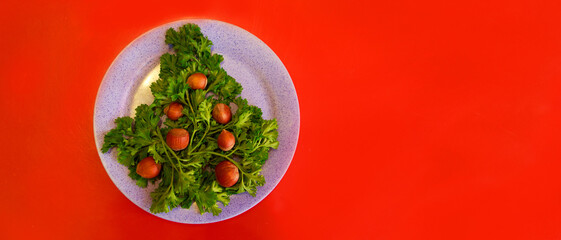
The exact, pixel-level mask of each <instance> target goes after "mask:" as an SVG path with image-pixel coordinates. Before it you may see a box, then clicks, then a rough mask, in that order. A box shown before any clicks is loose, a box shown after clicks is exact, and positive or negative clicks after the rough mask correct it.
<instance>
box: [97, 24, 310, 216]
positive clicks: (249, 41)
mask: <svg viewBox="0 0 561 240" xmlns="http://www.w3.org/2000/svg"><path fill="white" fill-rule="evenodd" d="M186 23H195V24H197V25H199V27H200V28H201V31H202V33H203V34H204V35H205V36H207V37H208V38H209V39H210V40H211V41H212V42H213V43H214V45H213V47H212V51H213V53H218V54H221V55H222V56H224V61H223V63H222V67H223V68H224V69H225V70H226V72H228V74H229V75H231V76H232V77H234V78H235V79H236V80H237V81H238V82H240V83H241V84H242V86H243V91H242V94H241V96H242V97H244V98H246V99H247V100H248V102H249V103H250V104H252V105H256V106H258V107H260V108H261V109H262V110H263V118H265V119H271V118H276V119H277V121H278V125H279V128H278V132H279V135H278V140H279V142H280V145H279V148H278V149H276V150H275V149H272V150H271V152H270V154H269V159H268V160H267V162H266V163H265V164H264V165H263V171H262V174H263V176H264V177H265V180H266V183H265V185H264V186H262V187H258V188H257V195H256V196H255V197H251V196H250V195H249V194H247V193H242V194H237V195H232V196H231V201H230V204H229V205H228V206H222V205H221V204H220V203H219V205H220V206H221V208H222V213H220V215H218V216H213V215H212V214H211V213H205V214H203V215H201V214H200V213H199V212H198V210H196V209H197V208H196V206H191V208H190V209H183V208H175V209H173V210H172V211H170V212H168V213H158V214H154V215H156V216H158V217H161V218H163V219H167V220H170V221H174V222H180V223H191V224H202V223H211V222H218V221H222V220H225V219H229V218H232V217H234V216H237V215H239V214H241V213H243V212H245V211H247V210H248V209H250V208H252V207H253V206H255V205H256V204H257V203H259V202H260V201H261V200H263V198H265V197H266V196H267V195H268V194H269V193H271V191H273V189H274V188H275V186H277V184H278V183H279V182H280V180H281V179H282V177H283V175H284V174H285V172H286V170H287V169H288V167H289V165H290V162H291V161H292V157H293V155H294V152H295V150H296V144H297V142H298V134H299V128H300V109H299V107H298V97H297V95H296V90H295V88H294V85H293V83H292V80H291V78H290V75H289V74H288V71H287V70H286V68H285V67H284V65H283V64H282V62H281V60H280V59H279V58H278V57H277V55H276V54H275V53H274V52H273V51H272V50H271V49H270V48H269V47H268V46H267V45H266V44H265V43H263V41H261V40H259V39H258V38H257V37H255V36H254V35H252V34H251V33H249V32H247V31H245V30H244V29H242V28H239V27H237V26H234V25H232V24H228V23H225V22H221V21H216V20H208V19H190V20H182V21H176V22H172V23H168V24H164V25H162V26H159V27H157V28H154V29H152V30H150V31H148V32H146V33H145V34H143V35H141V36H140V37H138V38H137V39H135V40H134V41H133V42H132V43H130V44H129V45H128V46H127V47H126V48H125V49H124V50H123V51H122V52H121V53H120V54H119V55H118V56H117V58H116V59H115V60H114V61H113V63H112V64H111V66H110V67H109V69H108V70H107V73H106V74H105V76H104V78H103V81H102V82H101V85H100V86H99V90H98V93H97V98H96V102H95V108H94V135H95V142H96V146H97V150H98V152H99V156H100V158H101V162H102V164H103V166H104V167H105V170H106V171H107V174H108V175H109V177H110V178H111V180H112V181H113V183H115V185H116V186H117V188H119V190H120V191H121V192H122V193H123V194H124V195H125V196H126V197H127V198H128V199H130V200H131V201H132V202H133V203H134V204H136V205H137V206H139V207H140V208H142V209H144V210H145V211H147V212H150V211H149V208H150V205H151V204H152V199H151V198H150V192H152V191H153V190H154V189H155V188H156V187H157V186H156V185H153V184H150V185H149V186H148V187H147V188H140V187H138V186H137V185H136V184H135V182H134V181H133V180H132V179H131V178H130V177H129V176H128V173H129V170H128V169H127V168H126V167H125V166H123V165H121V164H119V163H118V162H117V159H116V151H114V150H112V151H110V152H108V153H105V154H103V153H101V151H100V149H101V146H102V145H103V137H104V136H105V134H106V133H107V132H108V131H109V130H111V129H112V128H114V127H115V124H114V120H115V118H117V117H122V116H134V108H135V107H136V106H138V105H139V104H142V103H147V104H150V103H151V102H152V100H153V98H152V95H151V93H150V89H149V86H150V83H151V82H153V81H155V80H156V79H157V78H158V73H159V58H160V56H161V55H162V54H164V53H166V52H170V51H171V48H170V46H168V45H167V44H165V43H164V38H165V32H166V30H167V29H169V28H170V27H171V28H175V29H177V28H178V27H180V26H182V25H184V24H186Z"/></svg>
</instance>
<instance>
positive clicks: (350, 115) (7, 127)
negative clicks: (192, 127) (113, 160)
mask: <svg viewBox="0 0 561 240" xmlns="http://www.w3.org/2000/svg"><path fill="white" fill-rule="evenodd" d="M151 2H152V3H151ZM151 2H141V1H129V2H120V1H95V2H94V1H92V2H76V1H11V0H9V1H6V0H4V1H1V2H0V54H1V56H0V81H1V82H0V83H1V84H0V89H2V91H1V92H2V93H1V94H0V110H1V113H2V116H1V117H0V133H1V134H2V138H1V140H0V150H1V153H2V154H3V157H2V160H1V164H0V174H1V176H2V177H1V178H0V186H1V187H0V210H1V213H0V230H1V231H0V238H1V239H22V238H33V239H42V238H57V239H59V238H66V239H85V238H98V239H143V238H161V239H171V238H172V237H178V238H181V239H186V238H187V239H207V238H222V239H331V238H332V239H561V174H560V169H561V162H560V160H561V151H560V150H559V149H560V146H559V145H560V143H561V137H560V136H561V127H560V124H561V95H560V93H561V81H560V80H561V14H560V13H561V4H560V2H559V1H535V0H529V1H491V2H490V1H443V0H442V1H401V0H399V1H376V2H372V3H371V2H370V1H350V0H344V1H326V0H321V1H298V0H296V1H261V0H255V1H155V2H154V1H151ZM451 2H455V3H451ZM183 18H212V19H217V20H221V21H225V22H229V23H232V24H235V25H238V26H240V27H242V28H244V29H246V30H248V31H250V32H251V33H253V34H255V35H256V36H258V37H259V38H260V39H262V40H263V41H264V42H265V43H267V45H268V46H269V47H271V49H273V50H274V51H275V52H276V53H277V55H278V56H279V57H280V59H281V60H282V61H283V62H284V64H285V66H286V67H287V69H288V71H289V72H290V75H291V76H292V80H293V81H294V85H295V86H296V90H297V93H298V96H299V101H300V109H301V131H300V141H299V143H298V149H297V151H296V154H295V157H294V159H293V161H292V164H291V166H290V168H289V169H288V172H287V173H286V175H285V176H284V178H283V180H282V181H281V182H280V184H279V185H278V186H277V188H276V189H275V190H274V191H273V192H272V193H271V194H270V195H269V196H268V197H267V198H266V199H265V200H263V201H262V202H261V203H260V204H258V205H257V206H255V207H254V208H252V209H250V210H249V211H247V212H245V213H243V214H241V215H240V216H237V217H235V218H233V219H230V220H226V221H223V222H219V223H214V224H206V225H185V224H178V223H173V222H169V221H166V220H163V219H160V218H157V217H154V216H152V215H151V214H149V213H147V212H144V211H143V210H141V209H140V208H138V207H137V206H135V205H134V204H133V203H132V202H130V201H129V200H128V199H127V198H126V197H125V196H124V195H123V194H121V193H120V192H119V190H118V189H117V188H116V187H115V185H114V184H113V183H112V182H111V180H110V179H109V177H108V175H107V174H106V172H105V170H104V169H103V166H102V164H101V162H100V160H99V157H98V150H97V149H96V147H95V144H94V137H93V127H92V121H93V120H92V119H93V108H94V102H95V97H96V93H97V89H98V87H99V84H100V82H101V79H102V78H103V75H104V74H105V71H106V70H107V68H108V67H109V65H110V64H111V62H112V61H113V59H114V58H115V57H116V56H117V54H118V53H119V52H120V51H121V50H122V49H123V48H124V47H125V46H126V45H127V44H128V43H129V42H131V41H132V40H134V39H135V38H136V37H137V36H139V35H140V34H142V33H144V32H146V31H148V30H150V29H151V28H154V27H156V26H159V25H161V24H164V23H167V22H171V21H175V20H179V19H183Z"/></svg>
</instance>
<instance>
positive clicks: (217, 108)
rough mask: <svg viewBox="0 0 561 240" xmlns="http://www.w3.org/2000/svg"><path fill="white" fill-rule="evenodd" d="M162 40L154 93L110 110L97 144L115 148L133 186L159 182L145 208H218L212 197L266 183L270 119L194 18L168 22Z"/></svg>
mask: <svg viewBox="0 0 561 240" xmlns="http://www.w3.org/2000/svg"><path fill="white" fill-rule="evenodd" d="M165 42H166V43H167V44H170V45H172V46H173V50H174V52H175V53H174V54H169V53H166V54H164V55H162V56H161V58H160V75H159V79H158V80H157V81H156V82H154V83H152V85H151V86H150V89H151V91H152V95H153V96H154V101H153V102H152V104H150V105H147V104H143V105H140V106H138V107H137V108H136V115H135V117H134V118H131V117H120V118H117V119H116V120H115V123H116V127H115V128H114V129H112V130H111V131H109V132H108V133H107V134H106V135H105V138H104V144H103V147H102V149H101V151H102V152H104V153H106V152H108V151H109V150H110V149H111V148H115V149H116V151H117V160H118V161H119V163H121V164H123V165H125V166H127V167H128V168H129V170H130V174H129V176H130V177H131V178H132V179H134V180H136V184H137V185H138V186H140V187H146V186H147V185H148V182H151V183H153V184H156V183H157V184H159V185H158V187H157V188H156V189H155V190H154V192H152V193H151V194H150V195H151V197H152V206H151V207H150V211H151V212H153V213H161V212H169V211H170V210H171V209H173V208H176V207H182V208H190V207H191V205H193V203H196V205H197V207H198V209H199V210H200V212H201V214H204V213H205V212H210V213H212V214H213V215H218V214H220V212H221V211H222V210H221V209H220V207H219V206H218V202H221V203H222V204H223V205H224V206H226V205H228V203H229V202H230V196H231V195H232V194H238V193H243V192H247V193H249V194H250V195H252V196H255V194H256V191H257V186H262V185H263V184H264V183H265V178H264V177H263V175H261V170H262V166H263V164H264V163H265V161H266V160H267V159H268V157H269V150H270V149H271V148H274V149H276V148H277V147H278V145H279V142H278V141H277V136H278V132H277V128H278V126H277V121H276V119H272V120H264V119H263V118H262V116H261V115H262V112H261V109H260V108H259V107H256V106H252V105H249V104H248V102H247V100H245V99H243V98H241V97H240V96H239V95H240V94H241V92H242V86H241V85H240V84H239V83H238V82H236V80H235V79H234V78H232V77H231V76H229V75H228V74H227V73H226V71H225V70H224V69H222V68H221V67H220V63H221V62H222V61H223V60H224V58H223V57H222V56H221V55H219V54H212V53H211V46H212V42H211V41H210V40H209V39H208V38H207V37H205V36H204V35H203V34H202V33H201V30H200V28H199V27H198V26H197V25H195V24H187V25H184V26H182V27H180V28H179V29H178V31H176V30H174V29H171V28H170V29H169V30H168V31H167V32H166V37H165ZM230 107H232V108H233V109H234V108H235V109H236V110H235V111H234V112H232V110H231V109H230ZM158 180H161V181H158Z"/></svg>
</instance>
